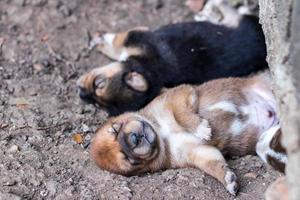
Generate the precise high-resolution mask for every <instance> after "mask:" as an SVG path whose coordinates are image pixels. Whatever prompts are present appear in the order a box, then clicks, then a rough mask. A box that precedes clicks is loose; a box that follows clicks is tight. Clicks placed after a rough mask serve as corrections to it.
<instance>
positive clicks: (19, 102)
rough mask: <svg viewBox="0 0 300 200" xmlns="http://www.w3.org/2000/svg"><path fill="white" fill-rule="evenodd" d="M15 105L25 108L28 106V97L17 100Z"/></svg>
mask: <svg viewBox="0 0 300 200" xmlns="http://www.w3.org/2000/svg"><path fill="white" fill-rule="evenodd" d="M15 105H16V106H17V107H18V108H21V109H25V108H27V107H28V102H27V101H26V99H23V98H20V99H17V100H16V102H15Z"/></svg>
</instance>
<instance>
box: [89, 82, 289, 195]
mask: <svg viewBox="0 0 300 200" xmlns="http://www.w3.org/2000/svg"><path fill="white" fill-rule="evenodd" d="M278 130H279V124H278V118H277V116H276V108H275V99H274V96H273V93H272V91H271V87H270V80H269V79H268V78H267V77H265V76H256V77H253V78H248V79H246V78H245V79H242V78H228V79H219V80H214V81H210V82H207V83H204V84H203V85H201V86H197V87H196V86H194V87H193V86H189V85H183V86H179V87H177V88H174V89H170V90H168V91H166V92H165V93H163V94H162V95H161V96H159V97H157V98H155V99H154V100H153V101H152V102H151V103H149V104H148V105H147V106H146V107H145V108H144V109H142V110H140V111H139V112H130V113H125V114H123V115H120V116H118V117H112V118H110V119H109V120H108V121H107V122H106V123H105V124H104V125H103V126H102V127H101V128H100V129H99V130H98V131H97V135H96V137H95V138H94V140H93V143H92V147H91V155H92V157H93V158H94V160H95V161H96V163H97V164H98V165H99V166H100V167H101V168H102V169H105V170H108V171H111V172H114V173H118V174H123V175H137V174H139V173H143V172H154V171H158V170H162V169H168V168H180V167H196V168H199V169H201V170H203V171H205V172H206V173H208V174H210V175H212V176H213V177H215V178H216V179H218V180H219V181H220V182H221V183H223V184H224V186H225V187H226V189H227V190H228V191H229V192H230V193H231V194H235V193H236V191H237V183H236V176H235V174H234V172H232V171H231V170H230V169H229V167H228V166H227V163H226V161H225V159H224V157H223V155H230V156H233V155H237V156H242V155H247V154H255V152H256V151H257V152H258V154H259V156H260V157H261V158H262V159H263V160H264V161H266V162H268V161H270V158H273V160H272V161H275V162H270V164H274V163H275V164H278V163H279V164H283V165H284V164H285V163H286V154H284V153H283V152H280V151H276V149H271V146H270V143H272V141H273V140H272V137H273V136H274V134H275V133H276V132H277V131H278ZM260 137H262V138H261V139H260ZM258 141H259V142H258ZM273 143H274V141H273Z"/></svg>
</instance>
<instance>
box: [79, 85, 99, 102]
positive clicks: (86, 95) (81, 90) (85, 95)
mask: <svg viewBox="0 0 300 200" xmlns="http://www.w3.org/2000/svg"><path fill="white" fill-rule="evenodd" d="M77 94H78V95H79V97H80V98H81V99H82V100H83V101H85V102H86V103H94V102H95V100H94V99H93V96H92V95H91V94H90V93H89V92H88V91H86V89H84V88H82V87H80V86H77Z"/></svg>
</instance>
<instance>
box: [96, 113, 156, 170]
mask: <svg viewBox="0 0 300 200" xmlns="http://www.w3.org/2000/svg"><path fill="white" fill-rule="evenodd" d="M158 153H159V140H158V136H157V134H156V132H155V131H154V129H153V128H152V126H151V125H150V124H149V123H148V122H146V121H145V120H144V119H143V118H142V117H140V116H138V115H136V114H132V113H127V114H124V115H121V116H118V117H116V118H111V119H110V120H108V121H107V122H106V123H105V124H104V125H103V126H102V127H101V128H100V129H98V131H97V135H96V137H95V138H94V139H93V142H92V146H91V156H92V158H93V159H94V160H95V162H96V164H97V165H98V166H99V167H100V168H102V169H104V170H107V171H110V172H113V173H117V174H122V175H136V174H139V173H143V172H146V171H152V169H151V168H150V167H149V166H150V163H152V162H153V161H154V160H155V158H157V156H158Z"/></svg>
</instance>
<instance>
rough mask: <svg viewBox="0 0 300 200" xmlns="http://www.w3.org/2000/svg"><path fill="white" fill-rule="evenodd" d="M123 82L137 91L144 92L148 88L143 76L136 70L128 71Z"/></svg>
mask: <svg viewBox="0 0 300 200" xmlns="http://www.w3.org/2000/svg"><path fill="white" fill-rule="evenodd" d="M125 82H126V83H127V85H129V86H130V87H132V88H133V89H134V90H136V91H139V92H145V91H147V89H148V83H147V81H146V79H145V77H144V76H143V75H142V74H140V73H137V72H129V73H128V74H127V75H126V77H125Z"/></svg>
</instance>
